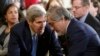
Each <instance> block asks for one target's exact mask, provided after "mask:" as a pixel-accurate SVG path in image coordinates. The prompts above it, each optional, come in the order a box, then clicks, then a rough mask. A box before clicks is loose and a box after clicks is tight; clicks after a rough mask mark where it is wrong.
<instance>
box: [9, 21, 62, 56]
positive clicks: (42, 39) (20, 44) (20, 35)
mask: <svg viewBox="0 0 100 56" xmlns="http://www.w3.org/2000/svg"><path fill="white" fill-rule="evenodd" d="M48 50H49V52H50V54H51V55H53V56H62V51H61V49H60V45H59V43H58V41H57V40H56V38H55V36H54V34H53V32H52V31H51V30H50V29H49V27H48V26H46V28H45V32H44V33H43V34H42V35H40V36H38V44H37V52H36V56H45V54H46V53H47V52H48ZM31 51H32V36H31V32H30V29H29V26H28V23H27V21H23V22H21V23H19V24H17V25H15V26H14V27H13V28H12V30H11V35H10V42H9V46H8V56H32V55H31Z"/></svg>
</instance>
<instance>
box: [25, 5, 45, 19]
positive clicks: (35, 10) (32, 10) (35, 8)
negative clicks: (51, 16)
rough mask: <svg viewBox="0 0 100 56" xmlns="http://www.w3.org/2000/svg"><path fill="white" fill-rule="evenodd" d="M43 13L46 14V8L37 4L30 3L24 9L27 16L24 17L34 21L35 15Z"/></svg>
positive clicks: (38, 15)
mask: <svg viewBox="0 0 100 56" xmlns="http://www.w3.org/2000/svg"><path fill="white" fill-rule="evenodd" d="M45 14H46V10H45V9H44V7H42V6H41V5H39V4H34V5H31V6H30V7H29V8H28V9H27V10H26V16H27V18H26V19H27V20H29V21H34V20H35V18H36V17H40V16H42V15H45Z"/></svg>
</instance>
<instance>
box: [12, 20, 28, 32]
mask: <svg viewBox="0 0 100 56" xmlns="http://www.w3.org/2000/svg"><path fill="white" fill-rule="evenodd" d="M26 24H27V22H26V21H22V22H20V23H18V24H16V25H14V26H13V27H12V29H11V31H16V32H21V31H23V30H24V28H25V27H26Z"/></svg>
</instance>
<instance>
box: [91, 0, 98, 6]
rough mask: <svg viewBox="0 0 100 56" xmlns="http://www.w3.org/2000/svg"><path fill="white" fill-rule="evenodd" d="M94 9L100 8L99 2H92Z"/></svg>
mask: <svg viewBox="0 0 100 56" xmlns="http://www.w3.org/2000/svg"><path fill="white" fill-rule="evenodd" d="M91 2H92V3H93V6H94V7H99V2H98V1H97V0H91Z"/></svg>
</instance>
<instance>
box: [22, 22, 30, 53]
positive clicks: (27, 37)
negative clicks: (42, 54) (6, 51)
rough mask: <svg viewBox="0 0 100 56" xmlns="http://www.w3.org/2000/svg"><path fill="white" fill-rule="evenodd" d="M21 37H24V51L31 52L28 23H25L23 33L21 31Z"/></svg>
mask: <svg viewBox="0 0 100 56" xmlns="http://www.w3.org/2000/svg"><path fill="white" fill-rule="evenodd" d="M23 33H24V34H23V35H24V38H23V39H24V43H25V46H26V49H27V51H28V52H31V51H32V36H31V32H30V29H29V26H28V23H27V22H25V27H24V31H23Z"/></svg>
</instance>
